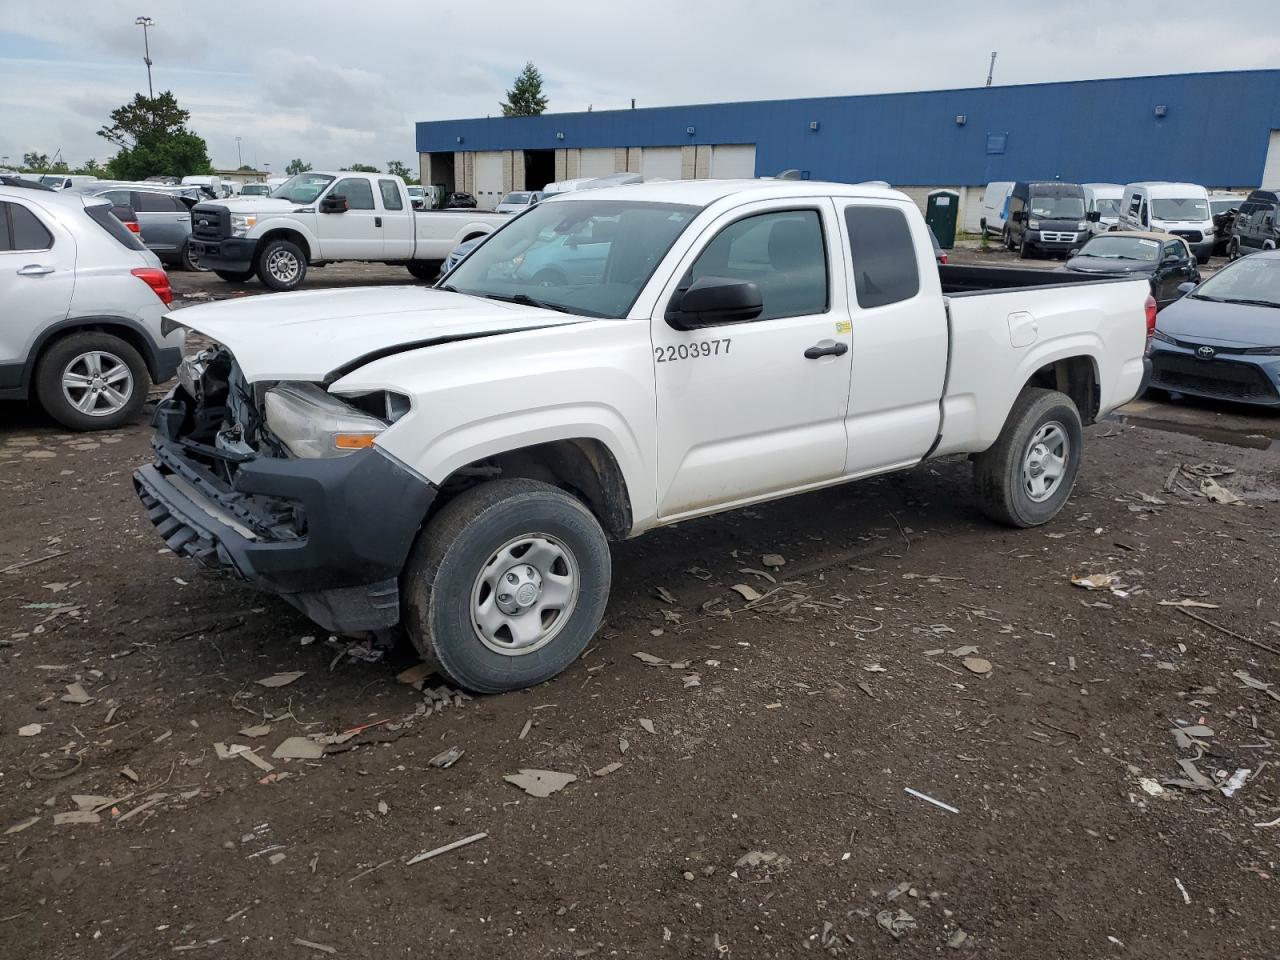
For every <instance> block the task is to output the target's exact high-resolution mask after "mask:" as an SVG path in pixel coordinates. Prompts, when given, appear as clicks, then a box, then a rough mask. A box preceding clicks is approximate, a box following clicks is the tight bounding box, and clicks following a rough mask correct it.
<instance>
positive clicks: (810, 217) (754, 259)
mask: <svg viewBox="0 0 1280 960" xmlns="http://www.w3.org/2000/svg"><path fill="white" fill-rule="evenodd" d="M700 277H732V278H735V279H738V280H750V281H751V282H753V283H755V284H756V285H757V286H759V287H760V294H761V298H762V299H763V300H764V310H763V311H761V313H760V316H759V317H758V318H757V319H758V320H776V319H778V318H779V317H803V316H807V315H809V314H814V313H825V312H826V311H827V305H828V302H829V301H828V297H827V250H826V244H825V242H824V241H823V237H822V221H821V219H820V217H819V215H818V211H816V210H782V211H778V212H777V213H760V214H756V215H755V216H751V217H744V218H743V219H741V220H738V221H737V222H735V223H731V224H729V226H727V227H725V228H724V229H723V230H721V231H720V233H719V234H718V235H717V236H716V238H715V239H714V240H712V241H711V242H710V243H709V244H707V246H706V249H704V250H703V251H702V253H701V254H699V255H698V259H697V260H696V261H695V262H694V264H693V266H692V267H691V268H690V269H689V273H688V276H687V277H686V278H685V284H684V285H686V286H687V285H688V284H690V283H692V282H693V281H695V280H697V279H699V278H700Z"/></svg>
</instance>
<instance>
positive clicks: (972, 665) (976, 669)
mask: <svg viewBox="0 0 1280 960" xmlns="http://www.w3.org/2000/svg"><path fill="white" fill-rule="evenodd" d="M960 662H961V663H962V664H963V665H964V668H965V669H966V670H968V671H969V672H970V673H977V674H982V675H983V676H985V675H986V674H988V673H990V672H991V671H992V670H994V669H995V667H993V666H992V665H991V661H990V660H984V659H983V658H982V657H965V658H964V659H963V660H962V661H960Z"/></svg>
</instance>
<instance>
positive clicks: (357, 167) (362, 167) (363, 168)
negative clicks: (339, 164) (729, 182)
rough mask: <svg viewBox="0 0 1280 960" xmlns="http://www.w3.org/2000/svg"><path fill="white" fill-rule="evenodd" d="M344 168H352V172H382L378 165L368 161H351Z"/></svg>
mask: <svg viewBox="0 0 1280 960" xmlns="http://www.w3.org/2000/svg"><path fill="white" fill-rule="evenodd" d="M342 169H343V170H350V171H351V172H352V173H381V172H382V171H381V170H379V169H378V168H377V167H374V166H371V165H369V164H367V163H349V164H347V165H346V166H345V167H343V168H342Z"/></svg>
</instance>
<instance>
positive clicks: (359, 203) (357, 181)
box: [333, 177, 373, 210]
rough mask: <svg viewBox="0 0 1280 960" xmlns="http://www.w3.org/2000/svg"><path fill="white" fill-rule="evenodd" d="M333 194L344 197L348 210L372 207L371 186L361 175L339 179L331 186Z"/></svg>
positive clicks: (370, 208) (369, 208)
mask: <svg viewBox="0 0 1280 960" xmlns="http://www.w3.org/2000/svg"><path fill="white" fill-rule="evenodd" d="M333 196H335V197H346V198H347V209H348V210H372V209H373V187H372V186H370V185H369V181H368V180H365V179H364V178H363V177H361V178H356V177H349V178H348V179H346V180H339V181H338V183H337V186H335V187H334V188H333Z"/></svg>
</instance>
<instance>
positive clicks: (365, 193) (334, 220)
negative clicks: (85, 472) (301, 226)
mask: <svg viewBox="0 0 1280 960" xmlns="http://www.w3.org/2000/svg"><path fill="white" fill-rule="evenodd" d="M325 197H346V199H347V209H346V211H344V212H337V213H325V212H324V208H323V206H322V204H321V202H322V201H323V199H324V198H325ZM316 236H317V237H318V238H319V240H320V250H319V251H318V253H317V254H316V255H315V256H314V257H313V259H316V260H381V259H382V256H383V253H382V245H383V228H382V212H381V211H380V210H378V207H377V204H376V203H375V202H374V199H373V185H372V184H371V183H370V182H369V180H368V178H366V177H344V178H342V179H341V180H338V181H337V182H336V183H335V184H334V185H333V186H332V187H330V188H329V189H328V190H326V191H325V193H324V194H323V196H322V197H321V198H319V199H318V200H317V201H316Z"/></svg>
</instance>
